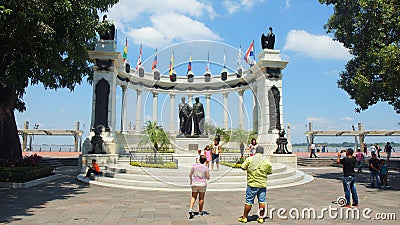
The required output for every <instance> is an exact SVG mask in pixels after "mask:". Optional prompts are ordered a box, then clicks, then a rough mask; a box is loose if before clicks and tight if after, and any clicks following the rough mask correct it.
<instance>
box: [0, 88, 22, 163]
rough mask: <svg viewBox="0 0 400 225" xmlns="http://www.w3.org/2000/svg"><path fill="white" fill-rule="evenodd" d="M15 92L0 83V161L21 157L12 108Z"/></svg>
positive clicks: (11, 160)
mask: <svg viewBox="0 0 400 225" xmlns="http://www.w3.org/2000/svg"><path fill="white" fill-rule="evenodd" d="M16 101H17V94H16V93H15V91H14V90H12V89H11V88H9V87H3V86H2V85H1V84H0V161H2V160H5V161H9V162H11V163H17V162H18V161H19V160H21V159H22V149H21V143H20V140H19V137H18V130H17V124H16V122H15V116H14V109H15V103H16Z"/></svg>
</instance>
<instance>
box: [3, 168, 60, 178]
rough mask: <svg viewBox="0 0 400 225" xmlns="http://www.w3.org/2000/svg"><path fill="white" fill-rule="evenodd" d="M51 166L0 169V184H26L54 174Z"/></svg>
mask: <svg viewBox="0 0 400 225" xmlns="http://www.w3.org/2000/svg"><path fill="white" fill-rule="evenodd" d="M53 171H54V168H53V167H52V166H45V165H39V166H18V167H17V166H11V167H0V181H1V182H27V181H31V180H35V179H38V178H42V177H47V176H50V175H53V174H54V172H53Z"/></svg>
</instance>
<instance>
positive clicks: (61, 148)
mask: <svg viewBox="0 0 400 225" xmlns="http://www.w3.org/2000/svg"><path fill="white" fill-rule="evenodd" d="M28 148H29V146H28ZM32 150H33V151H34V152H74V145H67V144H64V145H60V144H32ZM78 150H79V149H78Z"/></svg>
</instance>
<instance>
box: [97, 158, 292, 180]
mask: <svg viewBox="0 0 400 225" xmlns="http://www.w3.org/2000/svg"><path fill="white" fill-rule="evenodd" d="M104 168H105V170H107V172H112V173H128V174H142V175H151V174H159V173H163V174H168V175H169V176H182V175H183V176H187V174H189V170H190V168H191V166H179V168H178V169H158V168H145V167H135V166H130V165H129V161H121V160H119V161H118V164H107V165H106V166H105V167H104ZM220 169H221V170H219V171H216V170H214V171H212V170H211V169H210V172H211V173H214V174H216V176H221V175H227V173H229V175H230V176H242V175H243V174H245V172H244V171H243V170H241V169H234V168H230V167H227V166H223V165H220ZM286 169H287V166H286V165H284V164H280V163H272V173H280V172H284V171H286Z"/></svg>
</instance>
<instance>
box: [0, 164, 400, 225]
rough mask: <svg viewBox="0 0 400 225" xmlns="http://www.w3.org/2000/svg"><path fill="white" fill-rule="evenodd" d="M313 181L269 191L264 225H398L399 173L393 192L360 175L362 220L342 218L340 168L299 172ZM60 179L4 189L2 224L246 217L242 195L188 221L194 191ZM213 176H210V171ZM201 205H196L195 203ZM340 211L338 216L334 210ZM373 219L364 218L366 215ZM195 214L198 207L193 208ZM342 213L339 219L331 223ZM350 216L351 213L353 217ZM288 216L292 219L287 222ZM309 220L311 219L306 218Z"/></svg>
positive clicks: (69, 174)
mask: <svg viewBox="0 0 400 225" xmlns="http://www.w3.org/2000/svg"><path fill="white" fill-rule="evenodd" d="M299 169H301V170H302V171H304V172H306V173H308V174H311V175H313V176H314V177H315V179H314V181H312V182H311V183H308V184H305V185H301V186H296V187H288V188H281V189H273V190H269V191H268V192H267V200H268V207H269V209H268V210H269V211H270V212H271V210H272V208H275V209H276V210H275V211H273V212H272V214H271V213H270V214H269V218H268V219H267V221H266V222H265V224H371V223H375V222H376V220H373V219H372V218H375V217H377V216H383V217H393V216H394V215H395V216H396V220H384V221H380V222H384V223H385V224H398V220H399V216H400V207H399V206H400V203H399V199H400V189H399V184H400V174H399V173H398V172H392V173H391V175H390V185H391V186H392V188H391V189H389V190H379V189H375V188H369V187H367V185H368V179H369V176H368V173H365V174H361V175H358V180H359V183H358V184H357V189H358V194H359V199H360V208H359V211H360V219H355V220H352V219H345V213H343V216H342V217H343V219H340V212H341V211H342V210H344V211H343V212H345V209H344V208H340V207H338V206H337V205H336V204H335V203H334V201H335V200H336V198H337V197H339V196H341V195H343V191H342V184H341V180H340V178H341V168H335V167H324V168H299ZM59 173H60V174H62V175H63V177H62V178H61V179H58V180H55V181H51V182H47V183H45V184H41V185H38V186H34V187H31V188H28V189H7V188H3V189H0V191H1V192H0V205H1V210H0V224H3V223H4V224H160V225H164V224H239V223H238V222H237V217H239V216H240V215H241V214H242V210H243V203H244V194H245V193H244V192H207V193H206V198H205V207H204V210H205V211H206V212H208V213H209V214H208V215H206V216H195V218H194V219H192V220H189V219H188V213H187V210H188V204H189V196H190V190H188V191H187V192H166V191H143V190H126V189H116V188H108V187H100V186H95V185H90V186H88V185H85V184H83V183H81V182H79V181H77V179H76V171H75V170H74V169H72V168H64V170H59ZM211 176H212V171H211ZM196 203H197V202H196ZM279 208H284V209H286V210H287V211H289V210H292V215H295V212H296V211H294V209H291V208H296V209H297V210H298V211H299V214H300V217H301V211H302V210H303V209H304V208H314V209H315V210H316V216H317V217H318V216H320V215H321V210H322V209H323V208H327V209H328V210H329V208H330V210H332V214H331V215H332V216H330V215H329V212H328V211H325V213H324V218H323V219H307V218H306V219H302V218H300V219H297V220H295V219H291V218H290V217H289V213H288V212H286V213H281V214H282V215H281V216H279V215H278V213H277V211H278V209H279ZM336 208H337V210H338V211H334V210H336ZM366 208H369V209H371V210H372V212H370V213H367V214H368V215H367V216H370V217H371V219H370V220H368V219H367V218H366V217H364V216H363V215H362V214H363V211H365V210H367V212H368V209H366ZM194 210H197V206H196V207H195V208H194ZM335 212H338V213H339V214H338V216H337V217H338V218H337V219H335V218H333V217H334V216H335ZM384 213H389V214H384ZM256 214H257V209H255V208H253V209H252V211H251V212H250V214H249V215H252V216H250V217H249V220H250V221H249V222H248V224H258V223H257V222H256V221H255V219H256V218H257V216H256ZM350 215H351V214H350ZM284 216H287V217H288V219H285V218H284ZM305 216H306V217H307V216H308V214H306V215H305Z"/></svg>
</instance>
